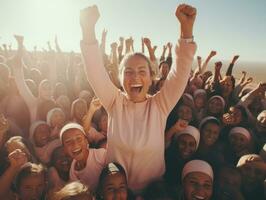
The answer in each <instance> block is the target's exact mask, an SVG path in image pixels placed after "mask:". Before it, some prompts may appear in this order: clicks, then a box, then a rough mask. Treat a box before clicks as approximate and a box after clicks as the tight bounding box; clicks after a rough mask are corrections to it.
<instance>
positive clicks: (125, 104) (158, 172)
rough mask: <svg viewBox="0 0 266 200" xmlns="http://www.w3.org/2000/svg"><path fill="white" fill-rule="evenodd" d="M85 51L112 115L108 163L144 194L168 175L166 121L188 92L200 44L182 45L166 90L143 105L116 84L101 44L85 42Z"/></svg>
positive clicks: (94, 83)
mask: <svg viewBox="0 0 266 200" xmlns="http://www.w3.org/2000/svg"><path fill="white" fill-rule="evenodd" d="M81 50H82V54H83V58H84V63H85V66H86V73H87V77H88V80H89V82H90V84H91V86H92V88H93V90H94V92H95V94H96V96H97V97H98V98H99V99H100V101H101V103H102V104H103V106H104V107H105V109H106V110H107V112H108V130H107V133H108V135H107V158H106V159H107V162H112V161H115V162H118V163H120V164H121V165H122V166H123V167H124V168H125V170H126V173H127V177H128V184H129V187H130V188H131V189H133V190H135V191H137V190H142V189H143V188H144V187H145V186H146V185H147V184H149V183H150V182H151V181H153V180H155V179H158V178H160V177H161V176H162V175H163V174H164V171H165V161H164V148H165V145H164V129H165V124H166V119H167V116H168V114H169V113H170V111H171V110H172V109H173V107H174V106H175V104H176V103H177V101H178V100H179V98H180V97H181V95H182V93H183V91H184V89H185V86H186V84H187V81H188V77H189V73H190V71H191V65H192V61H193V56H194V54H195V51H196V44H195V43H185V42H183V41H182V42H179V47H178V48H176V56H177V60H176V67H174V66H173V67H172V69H171V71H170V73H169V75H168V77H167V80H166V81H165V83H164V86H163V87H162V89H161V90H160V91H159V92H158V93H157V94H155V95H154V96H151V97H149V98H148V99H147V100H146V101H144V102H141V103H133V102H131V101H130V100H128V99H127V98H126V96H125V94H124V93H123V92H122V91H120V90H119V89H117V88H116V87H115V86H114V85H113V84H112V82H111V80H110V79H109V77H108V74H107V72H106V71H105V68H104V65H103V61H102V55H101V53H100V49H99V47H98V44H92V45H86V44H84V43H83V42H81Z"/></svg>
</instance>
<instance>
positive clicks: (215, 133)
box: [197, 116, 224, 170]
mask: <svg viewBox="0 0 266 200" xmlns="http://www.w3.org/2000/svg"><path fill="white" fill-rule="evenodd" d="M199 131H200V144H199V148H198V151H197V157H198V158H200V159H202V160H206V161H208V162H209V163H211V165H212V166H213V168H214V170H215V169H216V167H219V166H220V164H221V163H222V162H223V160H224V156H223V150H222V148H221V147H222V146H221V143H220V142H219V137H220V131H221V122H220V120H219V119H217V118H216V117H212V116H208V117H205V118H203V119H202V120H201V121H200V124H199Z"/></svg>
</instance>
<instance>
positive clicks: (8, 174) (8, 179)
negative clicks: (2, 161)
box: [0, 167, 18, 199]
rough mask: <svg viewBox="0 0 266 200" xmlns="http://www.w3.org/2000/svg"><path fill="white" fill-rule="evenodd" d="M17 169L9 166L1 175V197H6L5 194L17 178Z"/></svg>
mask: <svg viewBox="0 0 266 200" xmlns="http://www.w3.org/2000/svg"><path fill="white" fill-rule="evenodd" d="M17 171H18V170H17V169H13V168H12V167H9V168H7V170H6V171H5V172H4V174H3V175H2V176H1V177H0V185H1V187H0V197H2V198H1V199H5V195H6V194H7V193H8V192H9V191H10V187H11V184H12V182H13V180H14V179H15V176H16V174H17Z"/></svg>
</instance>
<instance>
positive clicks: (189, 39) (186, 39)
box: [179, 36, 194, 43]
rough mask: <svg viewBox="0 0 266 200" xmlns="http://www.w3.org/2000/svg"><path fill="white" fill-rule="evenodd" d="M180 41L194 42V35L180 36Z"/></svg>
mask: <svg viewBox="0 0 266 200" xmlns="http://www.w3.org/2000/svg"><path fill="white" fill-rule="evenodd" d="M179 41H180V42H182V41H183V42H185V43H193V42H194V37H193V36H192V38H180V39H179Z"/></svg>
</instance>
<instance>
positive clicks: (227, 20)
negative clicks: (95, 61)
mask: <svg viewBox="0 0 266 200" xmlns="http://www.w3.org/2000/svg"><path fill="white" fill-rule="evenodd" d="M184 2H185V3H189V4H191V5H193V6H195V7H196V8H197V10H198V15H197V19H196V24H195V27H194V29H195V31H194V37H195V41H196V42H197V44H198V52H197V54H198V55H202V56H203V57H206V56H207V54H208V53H209V51H210V50H212V49H215V50H217V52H218V55H217V57H218V58H220V59H231V57H232V56H233V55H234V54H240V56H241V60H251V61H264V62H266V12H265V9H266V0H232V1H230V0H194V1H193V0H190V1H189V0H184V1H178V0H0V37H1V38H0V44H2V43H7V44H8V43H10V42H12V44H13V47H15V41H14V39H13V38H12V35H13V34H14V33H17V34H22V35H24V36H25V43H26V46H27V47H28V49H32V48H33V46H34V45H35V44H36V45H37V46H38V47H39V48H40V47H46V42H47V41H48V40H50V41H53V40H54V36H55V34H57V36H58V40H59V42H60V44H61V46H62V48H63V49H66V50H68V51H69V50H75V51H79V40H80V37H81V34H80V27H79V10H80V9H81V8H84V7H86V6H88V5H91V4H97V5H98V7H99V9H100V13H101V18H100V20H99V23H98V25H97V36H98V38H100V36H101V32H102V29H103V28H106V29H108V35H107V42H108V44H110V42H112V41H115V40H118V38H119V36H124V37H129V36H132V37H134V39H135V40H134V41H135V42H134V43H135V49H140V48H139V47H140V38H141V37H142V36H149V37H150V38H151V40H152V42H153V44H156V45H158V46H162V45H163V44H164V43H166V42H168V41H171V42H173V43H174V42H176V41H177V38H178V36H179V26H178V22H177V19H176V18H175V16H174V11H175V8H176V6H177V4H179V3H184ZM108 46H109V45H108ZM160 53H161V48H159V50H158V51H157V56H159V55H160Z"/></svg>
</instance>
